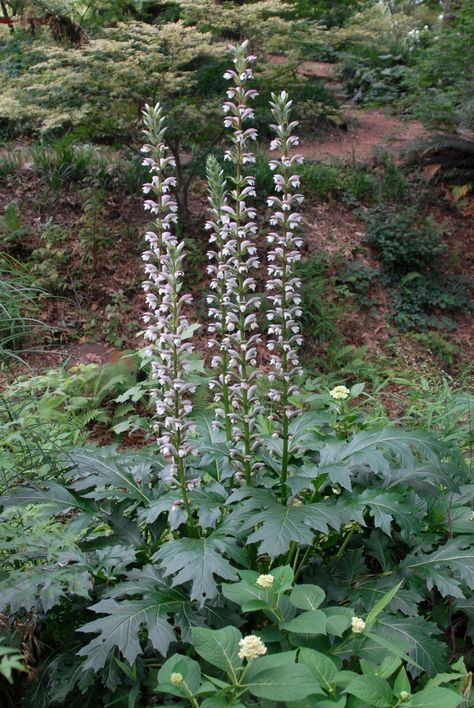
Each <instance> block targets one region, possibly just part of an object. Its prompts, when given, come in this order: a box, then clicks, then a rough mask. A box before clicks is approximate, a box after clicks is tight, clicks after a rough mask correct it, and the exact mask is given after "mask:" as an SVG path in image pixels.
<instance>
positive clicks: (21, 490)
mask: <svg viewBox="0 0 474 708" xmlns="http://www.w3.org/2000/svg"><path fill="white" fill-rule="evenodd" d="M91 503H92V502H89V503H88V502H87V501H85V500H82V499H80V498H79V497H76V496H75V495H74V494H71V492H70V491H69V490H67V489H65V487H63V486H62V485H60V484H57V483H56V482H48V483H45V484H44V485H42V486H41V487H40V486H37V487H36V486H35V487H33V486H29V485H28V486H27V485H24V486H19V487H16V489H14V491H12V492H10V493H6V494H3V495H2V496H1V497H0V505H2V506H28V505H30V504H32V505H35V506H36V505H38V506H42V507H45V511H46V513H47V515H48V516H51V515H53V514H59V513H61V512H65V511H67V510H68V509H71V508H74V507H79V508H81V509H87V508H88V507H90V505H91Z"/></svg>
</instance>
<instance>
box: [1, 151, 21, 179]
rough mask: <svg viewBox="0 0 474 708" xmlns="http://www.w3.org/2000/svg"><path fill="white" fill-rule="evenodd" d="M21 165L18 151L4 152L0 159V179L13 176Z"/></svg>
mask: <svg viewBox="0 0 474 708" xmlns="http://www.w3.org/2000/svg"><path fill="white" fill-rule="evenodd" d="M21 163H22V154H21V151H20V150H6V151H5V152H4V153H3V154H2V155H1V157H0V179H2V178H4V177H8V176H9V175H12V174H14V173H15V172H16V171H17V170H18V168H19V167H20V166H21Z"/></svg>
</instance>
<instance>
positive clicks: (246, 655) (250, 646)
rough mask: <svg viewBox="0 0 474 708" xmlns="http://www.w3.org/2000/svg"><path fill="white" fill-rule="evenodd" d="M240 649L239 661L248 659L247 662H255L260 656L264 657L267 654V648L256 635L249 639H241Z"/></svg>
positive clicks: (251, 635)
mask: <svg viewBox="0 0 474 708" xmlns="http://www.w3.org/2000/svg"><path fill="white" fill-rule="evenodd" d="M239 647H240V651H239V659H247V661H253V660H254V659H256V658H257V657H258V656H263V655H264V654H266V653H267V647H266V646H265V644H264V643H263V642H262V640H261V639H260V637H256V636H255V634H250V635H249V636H248V637H244V638H243V639H241V640H240V641H239Z"/></svg>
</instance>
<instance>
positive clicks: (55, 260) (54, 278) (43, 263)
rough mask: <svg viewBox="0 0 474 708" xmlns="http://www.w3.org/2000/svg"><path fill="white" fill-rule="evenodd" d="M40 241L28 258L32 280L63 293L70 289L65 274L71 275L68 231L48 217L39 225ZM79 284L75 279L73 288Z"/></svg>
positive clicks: (70, 251)
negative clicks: (40, 243) (39, 244)
mask: <svg viewBox="0 0 474 708" xmlns="http://www.w3.org/2000/svg"><path fill="white" fill-rule="evenodd" d="M41 242H42V245H41V246H40V247H39V248H36V249H35V250H34V251H32V253H31V256H30V259H29V262H30V265H29V270H30V273H31V275H32V277H33V279H34V282H35V283H36V284H37V285H38V286H39V287H41V288H44V289H45V290H47V291H48V292H50V293H61V294H64V293H65V292H67V291H70V289H71V281H70V279H69V277H67V275H68V276H70V275H72V273H71V271H70V262H71V256H72V250H71V247H70V245H69V236H68V233H67V232H66V231H65V230H64V227H62V226H60V225H59V224H55V223H54V222H53V220H52V218H51V217H49V218H48V219H47V220H46V222H45V223H44V224H42V225H41ZM79 286H80V282H79V281H78V280H77V279H76V280H75V281H74V288H75V289H76V290H77V289H78V288H79Z"/></svg>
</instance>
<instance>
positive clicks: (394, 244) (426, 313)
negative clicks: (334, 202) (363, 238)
mask: <svg viewBox="0 0 474 708" xmlns="http://www.w3.org/2000/svg"><path fill="white" fill-rule="evenodd" d="M364 218H365V220H366V222H367V239H368V242H369V244H370V245H371V246H372V247H373V248H374V249H376V251H377V255H378V258H379V260H380V264H381V278H382V280H383V281H385V283H386V284H387V286H388V287H389V291H390V297H391V299H392V309H393V317H394V319H395V321H396V322H397V324H398V326H399V327H400V328H401V329H405V330H409V329H425V328H426V327H431V328H433V327H435V328H446V327H447V328H450V327H453V322H452V319H451V318H450V314H451V313H455V312H456V311H468V310H469V308H470V307H471V301H470V298H469V289H468V283H467V282H466V279H465V278H463V277H461V276H457V275H455V274H448V275H445V274H443V272H442V262H443V257H444V256H445V254H446V250H447V246H446V243H445V242H444V241H443V239H442V233H443V232H442V230H441V229H440V227H439V226H437V225H436V224H435V223H434V222H433V221H432V220H431V219H429V218H428V219H424V220H419V219H417V218H416V215H415V209H414V208H411V209H405V210H404V211H400V210H399V209H398V208H396V207H392V206H389V205H387V204H380V205H377V206H375V207H373V208H371V209H369V210H368V211H367V212H366V213H365V214H364Z"/></svg>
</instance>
